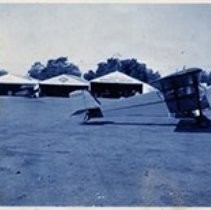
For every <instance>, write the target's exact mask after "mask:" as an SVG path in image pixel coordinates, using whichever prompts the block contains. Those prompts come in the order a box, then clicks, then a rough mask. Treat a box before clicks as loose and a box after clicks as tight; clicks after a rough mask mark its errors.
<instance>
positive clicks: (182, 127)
mask: <svg viewBox="0 0 211 210" xmlns="http://www.w3.org/2000/svg"><path fill="white" fill-rule="evenodd" d="M209 121H210V122H209V126H207V127H200V126H199V125H197V124H196V123H195V121H194V120H180V121H179V123H178V124H177V126H176V128H175V130H174V131H175V132H191V133H211V120H209Z"/></svg>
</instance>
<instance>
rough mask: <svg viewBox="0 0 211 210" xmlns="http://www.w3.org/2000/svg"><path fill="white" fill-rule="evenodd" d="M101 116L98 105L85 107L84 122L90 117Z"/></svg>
mask: <svg viewBox="0 0 211 210" xmlns="http://www.w3.org/2000/svg"><path fill="white" fill-rule="evenodd" d="M99 117H103V113H102V111H101V109H100V108H99V107H95V108H90V109H87V110H86V112H85V116H84V122H87V121H88V120H90V119H91V118H99Z"/></svg>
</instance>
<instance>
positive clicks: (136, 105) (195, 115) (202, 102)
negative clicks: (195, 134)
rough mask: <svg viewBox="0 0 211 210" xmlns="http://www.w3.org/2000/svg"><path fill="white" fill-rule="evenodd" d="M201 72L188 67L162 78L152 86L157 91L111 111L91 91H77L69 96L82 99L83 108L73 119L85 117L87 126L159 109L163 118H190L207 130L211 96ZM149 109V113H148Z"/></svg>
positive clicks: (125, 101) (119, 103) (116, 104)
mask: <svg viewBox="0 0 211 210" xmlns="http://www.w3.org/2000/svg"><path fill="white" fill-rule="evenodd" d="M201 72H202V70H201V69H199V68H189V69H183V70H181V71H179V72H176V73H173V74H170V75H168V76H165V77H162V78H160V79H158V80H155V81H153V82H152V83H151V85H153V86H154V87H156V88H157V89H155V91H152V92H150V93H147V94H141V95H137V96H132V97H129V98H125V99H122V100H121V99H120V100H118V101H115V102H114V103H113V104H112V106H111V107H112V108H109V105H110V104H111V103H110V104H108V106H106V104H103V103H102V101H99V100H98V99H96V98H94V97H93V96H92V95H91V93H90V92H88V91H83V93H82V92H79V91H76V92H75V93H72V94H70V97H76V98H80V99H81V101H80V103H78V104H84V106H83V107H82V108H80V109H78V110H77V111H75V112H74V113H73V114H72V116H76V115H83V121H84V122H85V123H86V122H88V121H89V120H90V119H92V118H102V117H104V116H105V117H106V116H108V115H112V114H113V115H115V114H116V115H122V114H125V113H126V110H127V116H129V115H133V114H134V115H136V116H137V113H139V110H141V109H143V108H145V109H146V111H144V112H142V113H150V115H151V116H153V110H155V109H156V110H159V112H161V113H160V117H161V116H171V117H174V118H179V119H190V118H191V119H194V121H195V123H196V124H197V126H199V127H208V126H209V125H210V120H209V119H208V118H207V117H206V116H205V115H204V113H203V110H205V109H208V108H210V106H211V97H210V94H208V95H207V92H206V88H205V87H203V86H202V85H201V84H200V80H199V79H200V74H201ZM78 96H80V97H78ZM82 101H83V102H82ZM149 107H150V111H147V108H149ZM153 107H159V108H155V109H154V108H153ZM140 116H141V115H140ZM158 117H159V115H158Z"/></svg>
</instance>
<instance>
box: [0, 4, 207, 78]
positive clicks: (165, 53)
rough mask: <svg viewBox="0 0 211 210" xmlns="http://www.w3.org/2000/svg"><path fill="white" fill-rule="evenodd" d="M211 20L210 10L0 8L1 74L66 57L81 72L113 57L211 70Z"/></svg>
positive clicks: (163, 68)
mask: <svg viewBox="0 0 211 210" xmlns="http://www.w3.org/2000/svg"><path fill="white" fill-rule="evenodd" d="M210 20H211V4H143V3H142V4H112V3H104V4H102V3H101V4H94V3H92V4H85V3H83V4H71V3H69V4H35V3H34V4H0V69H5V70H7V71H9V72H11V73H14V74H21V75H24V74H26V73H27V71H28V70H29V69H30V67H31V65H32V64H33V63H34V62H36V61H40V62H42V63H43V64H44V65H45V64H46V62H47V60H49V59H54V58H57V57H60V56H67V57H68V59H69V61H70V62H73V63H74V64H76V65H78V66H79V68H80V70H81V71H82V72H87V71H88V70H89V69H93V70H96V68H97V63H99V62H102V61H106V60H107V59H108V58H110V57H118V58H120V59H126V58H136V59H137V60H138V61H139V62H141V63H145V64H146V65H147V67H148V68H151V69H153V70H154V71H159V72H160V73H161V74H162V75H166V74H168V73H172V72H175V71H176V70H179V69H182V68H183V66H185V67H186V68H188V67H200V68H203V69H205V70H211V49H210V48H211V27H210V23H209V22H210Z"/></svg>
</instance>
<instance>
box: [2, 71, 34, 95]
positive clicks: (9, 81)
mask: <svg viewBox="0 0 211 210" xmlns="http://www.w3.org/2000/svg"><path fill="white" fill-rule="evenodd" d="M36 85H37V82H36V81H35V80H32V79H28V78H24V77H20V76H15V75H12V74H10V73H8V74H5V75H3V76H0V95H27V94H29V92H30V91H31V90H33V87H34V86H36Z"/></svg>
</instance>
